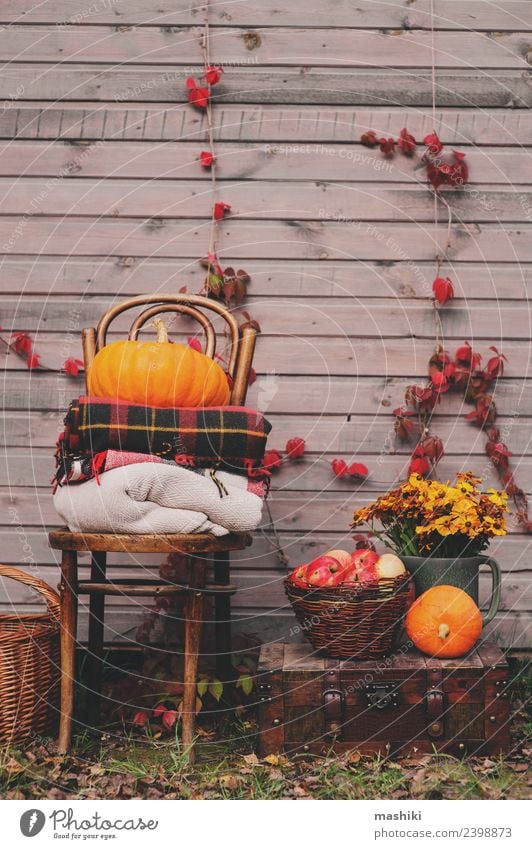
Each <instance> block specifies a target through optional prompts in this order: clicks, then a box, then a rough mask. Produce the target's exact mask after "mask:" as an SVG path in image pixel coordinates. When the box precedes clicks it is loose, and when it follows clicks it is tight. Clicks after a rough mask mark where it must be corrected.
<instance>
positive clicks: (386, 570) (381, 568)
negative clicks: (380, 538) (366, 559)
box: [375, 551, 406, 578]
mask: <svg viewBox="0 0 532 849" xmlns="http://www.w3.org/2000/svg"><path fill="white" fill-rule="evenodd" d="M375 568H376V570H377V574H378V576H379V578H398V577H399V575H404V573H405V572H406V569H405V564H404V563H403V561H402V560H400V558H399V557H398V556H397V554H392V553H391V552H390V551H389V552H387V553H386V554H381V556H380V557H379V559H378V560H377V563H376V565H375Z"/></svg>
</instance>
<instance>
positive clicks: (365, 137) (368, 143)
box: [360, 130, 379, 147]
mask: <svg viewBox="0 0 532 849" xmlns="http://www.w3.org/2000/svg"><path fill="white" fill-rule="evenodd" d="M360 141H361V143H362V144H363V145H364V147H377V145H378V143H379V140H378V138H377V134H376V133H375V132H374V130H368V131H367V133H362V135H361V136H360Z"/></svg>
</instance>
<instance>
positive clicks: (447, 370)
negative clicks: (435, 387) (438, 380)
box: [443, 363, 456, 380]
mask: <svg viewBox="0 0 532 849" xmlns="http://www.w3.org/2000/svg"><path fill="white" fill-rule="evenodd" d="M455 371H456V365H455V363H445V365H444V367H443V373H444V375H445V377H446V378H447V380H452V379H453V378H454V374H455Z"/></svg>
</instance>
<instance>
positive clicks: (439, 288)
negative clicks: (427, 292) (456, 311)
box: [432, 277, 454, 304]
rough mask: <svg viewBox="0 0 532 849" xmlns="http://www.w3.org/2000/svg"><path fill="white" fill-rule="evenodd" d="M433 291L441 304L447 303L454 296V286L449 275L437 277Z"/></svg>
mask: <svg viewBox="0 0 532 849" xmlns="http://www.w3.org/2000/svg"><path fill="white" fill-rule="evenodd" d="M432 291H433V292H434V296H435V298H436V300H437V301H438V303H439V304H446V303H448V301H452V300H453V298H454V288H453V284H452V281H451V280H450V278H449V277H436V280H435V281H434V283H433V284H432Z"/></svg>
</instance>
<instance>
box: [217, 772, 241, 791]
mask: <svg viewBox="0 0 532 849" xmlns="http://www.w3.org/2000/svg"><path fill="white" fill-rule="evenodd" d="M220 784H221V785H222V787H225V788H226V790H236V789H237V787H238V780H237V778H236V776H235V775H221V776H220Z"/></svg>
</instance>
